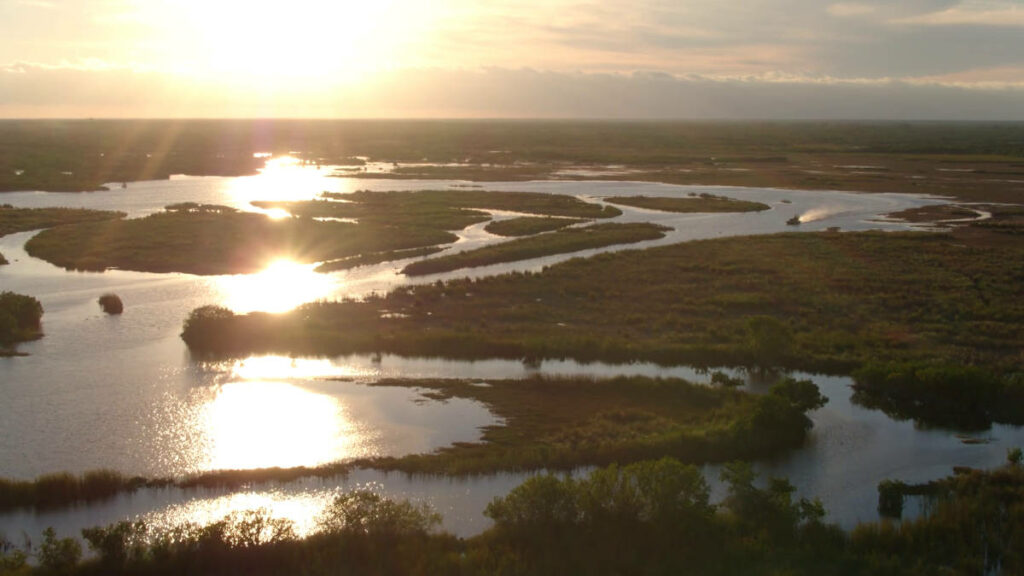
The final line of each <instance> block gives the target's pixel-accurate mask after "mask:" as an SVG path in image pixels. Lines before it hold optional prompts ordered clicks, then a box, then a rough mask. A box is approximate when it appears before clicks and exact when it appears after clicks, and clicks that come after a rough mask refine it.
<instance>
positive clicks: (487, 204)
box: [253, 189, 622, 230]
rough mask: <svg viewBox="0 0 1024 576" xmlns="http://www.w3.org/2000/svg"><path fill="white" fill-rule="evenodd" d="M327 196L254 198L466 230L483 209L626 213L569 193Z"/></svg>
mask: <svg viewBox="0 0 1024 576" xmlns="http://www.w3.org/2000/svg"><path fill="white" fill-rule="evenodd" d="M323 197H324V198H325V199H326V200H310V201H303V202H253V205H254V206H258V207H260V208H281V209H284V210H286V211H288V212H289V213H291V214H293V215H296V216H306V217H315V218H349V219H356V220H358V221H360V222H379V223H388V224H391V225H396V226H425V227H431V228H441V229H444V230H461V229H462V228H465V227H466V226H469V225H470V224H476V223H479V222H486V221H487V220H489V219H490V216H488V215H487V213H486V212H481V210H507V211H513V212H525V213H527V214H539V215H544V216H561V217H570V218H613V217H615V216H618V215H620V214H622V212H621V211H620V210H618V209H617V208H614V207H610V206H601V205H599V204H591V203H589V202H584V201H583V200H580V199H579V198H575V197H573V196H567V195H564V194H543V193H539V192H486V191H483V190H473V189H467V190H417V191H412V192H369V191H366V190H360V191H357V192H353V193H351V194H339V193H333V192H325V193H324V194H323Z"/></svg>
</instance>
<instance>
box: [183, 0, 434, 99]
mask: <svg viewBox="0 0 1024 576" xmlns="http://www.w3.org/2000/svg"><path fill="white" fill-rule="evenodd" d="M174 9H175V10H177V11H178V12H177V15H176V19H177V20H178V21H180V22H182V24H183V26H185V27H187V28H189V29H191V30H192V34H191V35H190V37H189V43H190V44H191V46H189V47H188V49H189V50H191V51H192V52H193V61H196V62H198V63H199V65H201V67H202V68H204V69H205V72H207V73H209V74H211V75H215V76H217V77H219V78H221V79H250V80H260V79H263V80H266V79H273V80H274V81H275V82H287V81H289V80H292V81H294V80H297V79H303V78H304V79H309V78H321V79H328V78H329V79H330V80H331V81H335V82H340V81H343V80H344V79H345V76H346V75H354V76H359V75H361V74H364V73H367V72H370V71H374V70H380V69H382V68H386V67H389V66H392V65H394V64H398V63H402V64H407V63H408V62H406V60H407V57H408V56H411V55H413V54H414V52H415V50H411V48H410V47H411V46H412V44H413V43H417V42H421V41H422V40H423V39H424V33H425V32H428V31H429V27H430V26H429V23H430V21H431V12H430V10H429V3H426V2H418V1H415V0H375V1H373V2H367V1H365V0H363V1H358V2H353V1H324V0H289V1H287V2H282V1H260V0H256V1H249V2H236V1H225V0H220V1H217V0H212V1H211V0H185V1H183V2H177V3H175V4H174ZM183 48H184V47H183ZM277 87H278V88H282V87H281V86H280V85H278V86H277Z"/></svg>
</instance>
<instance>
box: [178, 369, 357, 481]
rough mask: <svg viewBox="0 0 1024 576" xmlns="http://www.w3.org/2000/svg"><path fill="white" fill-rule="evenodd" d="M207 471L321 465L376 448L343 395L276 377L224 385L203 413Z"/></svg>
mask: <svg viewBox="0 0 1024 576" xmlns="http://www.w3.org/2000/svg"><path fill="white" fill-rule="evenodd" d="M198 424H199V426H200V427H201V429H202V430H203V432H204V436H205V442H204V444H205V446H204V458H205V462H204V463H203V464H202V466H201V467H202V469H205V470H246V469H253V468H268V467H274V466H280V467H284V468H287V467H293V466H316V465H319V464H325V463H328V462H334V461H338V460H346V459H349V458H354V457H358V456H361V455H364V454H365V453H366V451H367V450H368V449H369V448H370V447H371V446H370V443H369V442H368V437H367V433H366V432H365V431H362V430H359V429H358V428H357V427H356V426H355V425H354V424H353V423H352V421H351V419H350V418H349V415H348V414H347V413H346V409H345V406H344V405H342V404H341V403H340V402H338V400H337V399H335V398H333V397H331V396H328V395H324V394H318V393H315V392H311V391H309V390H305V389H303V388H301V387H299V386H296V385H294V384H290V383H287V382H275V381H247V382H232V383H229V384H224V385H222V386H221V387H220V389H219V390H217V392H216V394H215V396H214V398H212V399H211V400H210V401H209V402H207V403H206V404H205V405H204V406H203V407H202V410H201V412H200V417H199V422H198Z"/></svg>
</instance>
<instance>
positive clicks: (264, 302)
mask: <svg viewBox="0 0 1024 576" xmlns="http://www.w3.org/2000/svg"><path fill="white" fill-rule="evenodd" d="M315 267H316V264H299V263H297V262H293V261H291V260H276V261H274V262H271V263H270V265H268V266H267V267H266V268H265V269H264V270H263V271H261V272H258V273H256V274H238V275H234V276H221V277H219V278H215V279H214V281H215V282H216V284H217V286H216V288H217V289H218V290H219V291H220V293H221V295H222V298H223V302H222V305H223V306H226V307H227V308H230V309H231V310H234V311H235V312H238V313H243V314H244V313H246V312H253V311H261V312H287V311H288V310H291V309H293V308H295V307H296V306H299V305H300V304H305V303H306V302H312V301H315V300H320V299H325V298H327V297H328V296H330V294H331V293H332V291H333V289H334V287H335V283H336V282H337V279H336V278H335V277H334V276H330V275H327V274H320V273H318V272H314V271H313V268H315Z"/></svg>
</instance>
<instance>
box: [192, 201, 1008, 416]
mask: <svg viewBox="0 0 1024 576" xmlns="http://www.w3.org/2000/svg"><path fill="white" fill-rule="evenodd" d="M999 222H1000V221H999V220H996V219H994V220H992V221H986V222H984V223H981V224H987V225H988V226H986V227H982V226H974V225H972V226H967V227H962V228H958V229H956V230H954V231H953V232H951V233H877V232H866V233H828V232H826V233H816V234H786V235H773V236H760V237H755V238H730V239H718V240H708V241H700V242H690V243H685V244H678V245H673V246H664V247H658V248H651V249H647V250H644V251H642V252H637V251H628V252H618V253H612V254H602V255H598V256H595V257H591V258H588V259H575V260H572V261H569V262H565V263H561V264H557V265H554V266H551V267H549V268H547V269H546V270H544V271H543V272H540V273H526V274H523V273H513V274H508V275H503V276H498V277H492V278H483V279H479V280H468V279H467V280H456V281H449V282H447V283H444V284H434V285H429V286H411V287H403V288H399V289H396V290H395V291H393V292H391V293H389V294H387V295H385V296H379V297H377V296H375V297H371V298H369V299H367V300H366V301H364V302H338V303H313V304H308V305H305V306H303V307H300V308H299V309H298V310H296V311H294V312H292V313H288V314H283V315H268V314H260V313H253V314H249V315H245V316H236V315H233V314H231V313H230V312H227V311H220V312H217V313H216V314H212V315H211V316H210V317H207V312H206V311H204V310H203V309H200V310H197V311H196V312H194V313H193V316H192V317H191V318H190V319H189V321H188V322H186V324H185V330H184V332H183V334H182V337H183V338H184V339H185V342H186V343H187V344H188V345H189V347H190V348H191V349H192V350H194V351H196V352H200V353H213V354H249V353H253V352H278V353H297V354H340V353H348V352H367V353H372V352H393V353H397V354H405V355H419V356H443V357H456V358H487V357H502V358H526V359H531V358H533V359H541V358H560V357H571V358H575V359H578V360H583V361H587V360H606V361H630V360H650V361H655V362H660V363H663V364H696V365H704V366H715V365H743V366H751V367H754V368H764V367H773V366H774V367H788V368H799V369H805V370H820V371H828V372H833V373H835V372H839V373H849V372H851V371H853V370H856V369H858V368H867V367H870V366H873V365H887V364H888V363H906V362H911V363H915V364H918V365H920V366H933V367H938V369H939V370H940V371H941V370H943V366H957V365H959V366H974V367H977V368H978V370H977V371H976V372H972V374H982V373H986V374H989V375H990V376H991V377H992V378H994V379H996V380H998V381H999V382H1000V383H999V384H998V385H996V386H994V387H984V386H978V387H974V386H972V385H971V383H970V381H969V380H963V379H960V380H956V379H954V380H951V381H950V382H961V383H962V385H961V386H959V394H960V395H959V396H956V398H957V400H956V401H955V402H958V403H959V406H960V407H961V410H972V409H974V408H977V414H976V415H975V416H977V417H978V418H973V417H972V419H974V420H975V421H977V420H978V419H980V420H981V421H987V420H989V419H993V418H994V419H996V420H998V421H1014V422H1016V421H1019V418H1020V410H1019V406H1021V404H1020V403H1019V402H1017V401H1016V399H1017V398H1019V394H1020V386H1021V382H1020V380H1021V379H1020V376H1019V373H1020V372H1021V371H1022V370H1024V366H1022V359H1021V356H1020V350H1021V349H1022V342H1024V332H1022V330H1024V299H1022V298H1020V286H1021V283H1022V281H1024V280H1022V279H1024V243H1022V242H1021V238H1022V236H1021V235H1018V234H1014V233H1012V232H1010V233H1008V232H1006V231H1005V230H1003V229H1002V228H1000V227H999ZM992 226H996V227H994V228H993V227H992ZM1015 229H1016V228H1008V230H1011V231H1012V230H1015ZM865 374H867V373H866V372H865ZM921 374H922V375H924V374H931V372H921ZM929 377H930V376H929ZM862 384H863V390H862V392H863V394H862V396H863V397H869V396H876V397H877V396H879V394H878V391H879V390H880V389H879V388H878V387H876V386H871V385H869V384H868V381H867V380H866V379H862ZM950 385H954V386H955V385H956V384H950ZM926 389H927V386H924V387H922V386H906V387H903V388H902V390H904V391H905V392H900V393H899V394H897V395H894V396H892V398H891V401H899V402H900V403H902V404H906V405H908V406H909V405H913V404H914V403H924V402H927V401H926V400H925V399H924V398H922V397H921V394H925V390H926ZM993 391H995V392H994V393H992V392H993ZM926 395H927V394H926ZM964 395H973V396H976V398H977V401H976V402H965V401H964V400H963V396H964ZM901 397H902V398H904V400H901ZM950 402H953V401H952V400H951V401H950ZM1011 412H1012V413H1013V414H1016V416H1011V415H1010V413H1011ZM922 415H923V414H921V413H917V414H914V417H919V416H922ZM936 415H938V416H940V417H941V410H938V411H936ZM961 416H964V415H963V414H962V415H961Z"/></svg>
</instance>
